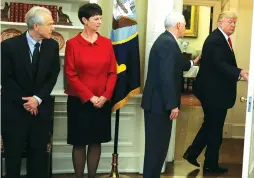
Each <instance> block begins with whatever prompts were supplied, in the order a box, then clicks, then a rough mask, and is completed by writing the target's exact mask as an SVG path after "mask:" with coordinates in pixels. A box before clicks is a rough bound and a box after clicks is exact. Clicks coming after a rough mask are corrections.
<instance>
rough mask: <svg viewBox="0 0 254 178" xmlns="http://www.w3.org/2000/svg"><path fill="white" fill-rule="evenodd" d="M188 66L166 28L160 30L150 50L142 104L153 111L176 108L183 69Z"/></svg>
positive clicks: (178, 103)
mask: <svg viewBox="0 0 254 178" xmlns="http://www.w3.org/2000/svg"><path fill="white" fill-rule="evenodd" d="M190 66H191V63H190V61H187V60H184V58H183V55H182V53H181V50H180V48H179V46H178V44H177V42H176V40H175V38H174V37H173V35H172V34H171V33H170V32H168V31H165V32H164V33H162V34H161V35H160V36H159V37H158V38H157V40H156V41H155V42H154V44H153V46H152V48H151V51H150V56H149V64H148V73H147V79H146V84H145V88H144V92H143V97H142V103H141V107H142V108H143V109H144V110H145V111H151V112H152V113H165V112H170V111H171V110H172V109H174V108H176V107H179V106H180V99H181V89H182V79H183V77H182V76H183V71H184V70H189V69H190Z"/></svg>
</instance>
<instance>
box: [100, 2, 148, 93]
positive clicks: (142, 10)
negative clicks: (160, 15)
mask: <svg viewBox="0 0 254 178" xmlns="http://www.w3.org/2000/svg"><path fill="white" fill-rule="evenodd" d="M135 3H136V8H137V22H138V32H139V51H140V66H141V69H140V76H141V85H142V86H141V88H143V83H144V66H145V44H146V39H145V37H146V20H147V0H135ZM99 4H100V5H101V7H102V10H103V25H102V27H101V29H100V33H101V34H102V35H104V36H107V37H110V32H111V27H112V16H111V15H110V14H112V8H113V1H109V0H100V1H99Z"/></svg>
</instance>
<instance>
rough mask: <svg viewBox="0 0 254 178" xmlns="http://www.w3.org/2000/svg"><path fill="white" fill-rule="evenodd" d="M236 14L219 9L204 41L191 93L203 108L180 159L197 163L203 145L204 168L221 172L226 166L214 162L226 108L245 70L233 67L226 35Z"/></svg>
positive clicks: (216, 157)
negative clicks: (200, 121) (199, 122)
mask: <svg viewBox="0 0 254 178" xmlns="http://www.w3.org/2000/svg"><path fill="white" fill-rule="evenodd" d="M236 21H237V16H236V14H235V13H233V12H223V13H221V14H220V15H219V18H218V28H217V29H216V30H214V31H213V32H212V33H211V34H210V35H209V36H208V37H207V39H206V40H205V43H204V46H203V49H202V56H201V60H200V70H199V73H198V75H197V78H196V81H195V84H194V93H195V95H196V96H197V98H198V99H199V100H200V102H201V105H202V108H203V111H204V122H203V125H202V127H201V128H200V130H199V132H198V134H197V136H196V138H195V139H194V141H193V143H192V145H191V146H190V147H189V148H188V149H187V151H186V152H185V154H184V158H185V159H186V160H187V161H189V162H190V163H191V164H193V165H195V166H199V164H198V162H197V160H196V159H197V157H198V156H199V155H200V153H201V152H202V150H203V149H204V148H205V147H206V153H205V162H204V167H203V169H204V171H207V172H218V173H224V172H227V171H228V169H226V168H222V167H220V166H219V164H218V160H219V149H220V145H221V143H222V133H223V126H224V121H225V118H226V115H227V110H228V109H229V108H232V107H233V106H234V104H235V100H236V87H237V86H236V84H237V81H238V80H239V79H240V77H242V78H243V79H245V80H248V73H247V72H244V71H243V70H242V69H240V68H238V67H237V64H236V59H235V54H234V50H233V47H232V42H231V39H230V35H232V34H233V33H234V31H235V26H236Z"/></svg>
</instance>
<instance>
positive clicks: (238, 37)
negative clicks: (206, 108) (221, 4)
mask: <svg viewBox="0 0 254 178" xmlns="http://www.w3.org/2000/svg"><path fill="white" fill-rule="evenodd" d="M252 3H253V1H252V0H248V1H242V0H231V1H229V4H230V7H229V9H228V10H231V11H235V12H236V13H237V14H238V22H237V27H236V32H235V34H234V41H233V43H234V49H235V53H236V59H237V64H238V67H240V68H242V69H244V70H247V71H248V69H249V59H250V40H251V38H250V37H251V26H252V24H251V23H252V12H253V9H252V5H253V4H252ZM247 87H248V85H247V82H245V81H240V82H238V87H237V89H238V92H237V99H236V104H235V106H234V108H233V109H231V110H230V111H229V114H228V117H227V120H226V124H225V128H224V131H225V135H227V137H234V138H243V137H244V125H245V109H246V107H245V106H246V104H245V103H241V102H240V100H239V99H240V97H241V96H244V97H246V95H247Z"/></svg>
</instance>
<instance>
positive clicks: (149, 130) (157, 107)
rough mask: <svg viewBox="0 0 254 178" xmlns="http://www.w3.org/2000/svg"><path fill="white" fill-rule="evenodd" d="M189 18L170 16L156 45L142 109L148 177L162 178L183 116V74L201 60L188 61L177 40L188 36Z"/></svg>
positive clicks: (154, 45) (150, 61)
mask: <svg viewBox="0 0 254 178" xmlns="http://www.w3.org/2000/svg"><path fill="white" fill-rule="evenodd" d="M185 24H186V23H185V19H184V16H183V15H182V14H181V13H179V12H172V13H170V14H169V15H168V16H167V17H166V19H165V22H164V25H165V28H166V31H165V32H164V33H162V34H161V35H160V36H159V37H158V38H157V39H156V41H155V42H154V44H153V46H152V48H151V51H150V56H149V63H148V73H147V79H146V84H145V88H144V92H143V97H142V103H141V107H142V108H143V109H144V114H145V160H144V172H143V174H144V175H143V177H144V178H159V177H160V173H161V169H162V166H163V163H164V161H165V158H166V155H167V151H168V146H169V140H170V136H171V128H172V120H173V119H176V118H177V117H178V114H179V106H180V99H181V89H182V79H183V71H186V70H189V69H190V67H191V66H192V65H193V64H196V63H197V62H198V61H199V58H196V59H195V60H194V61H187V60H184V58H183V55H182V53H181V50H180V48H179V46H178V43H177V39H178V38H181V37H183V36H184V31H185Z"/></svg>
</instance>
